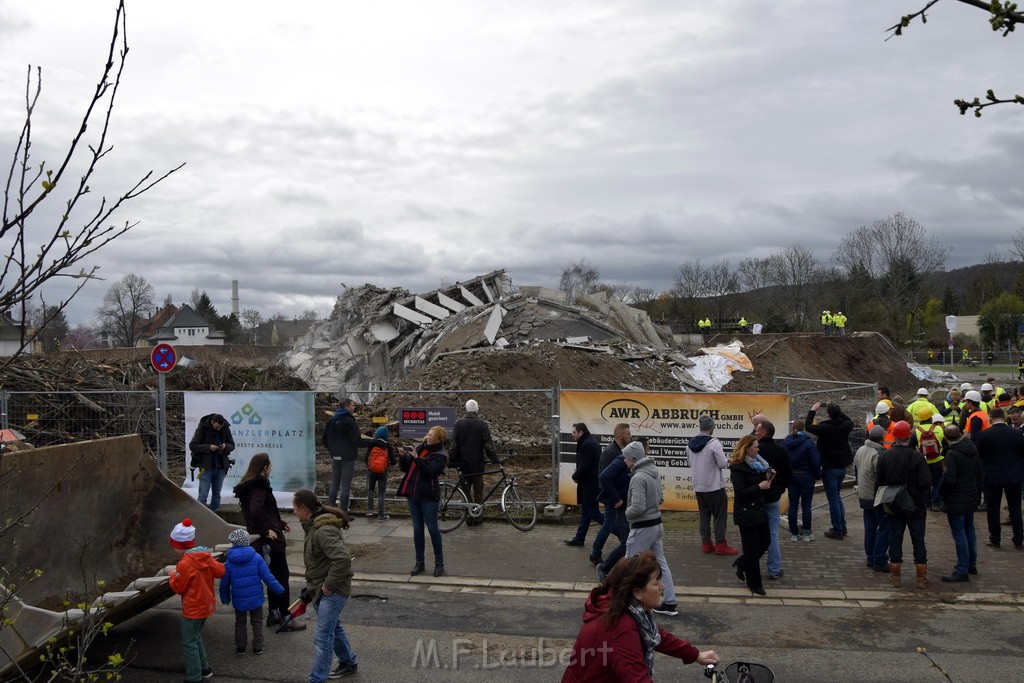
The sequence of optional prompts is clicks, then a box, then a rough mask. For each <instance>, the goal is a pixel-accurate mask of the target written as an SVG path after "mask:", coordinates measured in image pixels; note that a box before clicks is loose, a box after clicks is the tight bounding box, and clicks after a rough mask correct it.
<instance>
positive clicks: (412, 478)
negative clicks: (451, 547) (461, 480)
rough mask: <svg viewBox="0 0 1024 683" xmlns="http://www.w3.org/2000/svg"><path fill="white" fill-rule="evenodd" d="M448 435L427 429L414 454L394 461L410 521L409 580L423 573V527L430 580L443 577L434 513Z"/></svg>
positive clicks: (438, 533) (438, 428) (440, 429)
mask: <svg viewBox="0 0 1024 683" xmlns="http://www.w3.org/2000/svg"><path fill="white" fill-rule="evenodd" d="M446 443H448V432H446V431H445V429H444V427H437V426H435V427H431V428H430V431H428V432H427V436H426V439H425V440H424V442H423V443H421V444H419V445H417V446H416V448H415V451H414V452H412V453H410V452H409V451H406V452H405V453H403V454H402V456H401V457H400V458H399V459H398V467H399V469H401V470H402V471H403V472H405V476H404V477H402V483H400V484H399V485H398V495H400V496H405V497H406V500H408V502H409V517H410V518H411V519H412V541H413V547H414V548H415V551H416V565H415V566H414V567H413V568H412V571H410V572H409V573H410V574H412V575H413V576H416V575H417V574H422V573H423V572H424V571H426V564H425V557H424V551H425V544H426V539H425V538H424V534H423V527H424V526H426V528H427V529H428V530H429V531H430V544H431V545H432V546H433V548H434V576H441V575H442V574H444V551H443V549H442V546H441V530H440V529H439V528H438V526H437V510H438V507H439V506H440V504H441V489H440V487H439V486H438V483H437V478H438V477H439V476H441V473H442V472H444V468H445V465H446V464H447V463H448V452H447V451H446V450H445V449H444V447H445V444H446Z"/></svg>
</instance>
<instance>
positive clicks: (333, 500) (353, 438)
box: [323, 398, 373, 514]
mask: <svg viewBox="0 0 1024 683" xmlns="http://www.w3.org/2000/svg"><path fill="white" fill-rule="evenodd" d="M355 407H356V402H355V401H353V400H352V399H351V398H343V399H341V402H340V403H339V404H338V410H337V412H335V413H334V417H332V418H331V419H330V420H328V422H327V426H326V427H324V436H323V445H324V448H326V449H327V452H328V453H330V456H331V487H330V489H329V490H328V493H327V504H328V505H330V506H331V507H335V506H337V507H339V508H340V509H341V510H343V511H344V512H345V513H346V514H348V499H349V495H350V494H351V493H352V473H353V472H354V471H355V468H356V458H357V457H358V455H359V449H360V448H361V447H364V446H370V445H372V444H373V439H367V438H366V437H364V436H363V435H362V434H360V433H359V425H358V424H356V418H355V416H353V415H352V411H353V410H355ZM339 491H340V493H341V502H340V503H338V494H339Z"/></svg>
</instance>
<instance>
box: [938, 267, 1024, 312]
mask: <svg viewBox="0 0 1024 683" xmlns="http://www.w3.org/2000/svg"><path fill="white" fill-rule="evenodd" d="M1020 269H1021V265H1020V263H979V264H976V265H973V266H965V267H963V268H956V269H955V270H948V271H942V272H939V273H933V277H934V278H935V286H934V289H935V291H934V293H933V295H934V296H935V297H936V298H938V299H942V295H943V292H945V290H946V287H947V286H948V287H949V288H950V289H952V290H953V293H954V294H956V297H957V299H959V300H960V305H961V308H960V315H977V313H978V306H979V304H978V301H979V299H980V298H981V297H979V293H980V292H979V290H980V289H982V288H986V289H988V291H989V292H991V293H990V294H989V295H988V296H986V297H984V298H986V299H988V298H991V297H992V296H995V295H998V293H999V292H1002V291H1007V292H1013V291H1014V290H1015V288H1016V285H1017V276H1018V273H1020Z"/></svg>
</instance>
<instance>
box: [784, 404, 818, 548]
mask: <svg viewBox="0 0 1024 683" xmlns="http://www.w3.org/2000/svg"><path fill="white" fill-rule="evenodd" d="M804 425H805V423H804V421H803V420H802V419H800V420H793V426H792V428H791V429H790V430H789V436H787V437H786V438H785V439H784V440H783V441H782V445H783V446H784V447H785V448H786V450H787V451H788V452H789V463H790V464H791V465H792V466H793V478H792V479H790V481H789V533H790V534H792V540H793V541H804V542H807V543H809V542H810V541H813V540H814V534H813V533H812V532H811V499H812V498H813V497H814V482H816V481H817V480H819V479H821V454H820V453H818V447H817V446H815V445H814V441H813V440H812V439H811V437H809V436H808V435H807V432H806V431H805V430H804ZM800 513H803V514H802V518H801V521H802V525H798V524H797V519H798V516H799V515H800Z"/></svg>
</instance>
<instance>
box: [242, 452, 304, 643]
mask: <svg viewBox="0 0 1024 683" xmlns="http://www.w3.org/2000/svg"><path fill="white" fill-rule="evenodd" d="M272 468H273V464H272V463H271V462H270V456H269V455H268V454H266V453H257V454H256V455H254V456H252V458H251V459H250V460H249V464H248V466H247V467H246V468H245V474H243V475H242V478H241V480H240V481H239V482H238V484H237V485H236V486H235V489H234V492H235V498H237V499H238V504H239V506H240V507H241V508H242V517H243V518H244V519H245V529H246V531H248V532H249V533H250V534H256V535H258V536H259V539H257V541H256V542H255V543H253V544H252V547H253V549H255V550H256V552H258V553H261V554H262V555H263V556H264V558H265V559H266V560H267V564H268V565H269V566H270V573H271V574H273V575H274V578H275V579H277V581H278V583H280V584H281V585H282V586H284V593H281V594H280V595H268V596H267V606H268V608H269V611H268V612H267V626H274V625H276V624H278V623H280V622H281V619H282V618H284V617H285V616H286V615H287V614H288V606H289V605H290V604H291V594H290V592H289V590H288V578H289V572H288V560H287V559H286V557H285V549H286V548H287V543H286V541H285V538H284V535H285V533H287V532H289V531H291V527H289V526H288V524H286V523H285V521H284V520H283V519H281V512H280V511H279V510H278V509H277V499H276V498H274V489H273V488H272V487H271V486H270V471H271V469H272ZM304 628H306V625H305V624H304V623H302V622H298V623H296V622H295V621H294V620H293V621H292V622H291V623H290V624H288V626H286V627H285V629H284V630H285V631H301V630H302V629H304Z"/></svg>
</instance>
